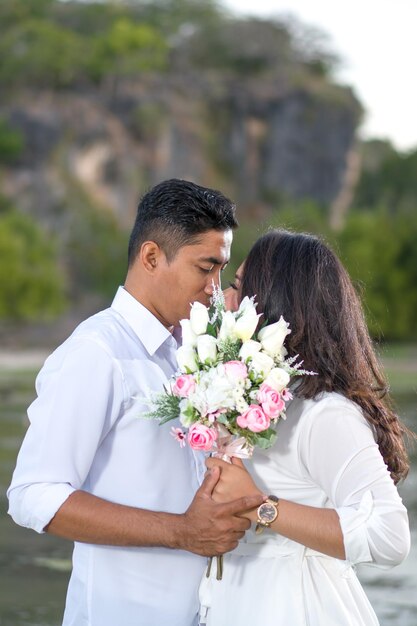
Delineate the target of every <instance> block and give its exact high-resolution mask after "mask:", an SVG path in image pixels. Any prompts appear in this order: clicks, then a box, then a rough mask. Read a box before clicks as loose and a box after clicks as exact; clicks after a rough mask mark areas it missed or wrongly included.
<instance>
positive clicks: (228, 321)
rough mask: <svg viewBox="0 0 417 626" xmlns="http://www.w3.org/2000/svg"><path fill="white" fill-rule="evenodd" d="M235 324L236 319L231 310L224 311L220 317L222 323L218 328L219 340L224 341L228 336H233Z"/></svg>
mask: <svg viewBox="0 0 417 626" xmlns="http://www.w3.org/2000/svg"><path fill="white" fill-rule="evenodd" d="M235 326H236V319H235V316H234V314H233V313H232V312H231V311H226V313H224V314H223V317H222V323H221V326H220V330H219V340H220V341H224V340H225V339H228V338H229V337H235V334H234V330H235Z"/></svg>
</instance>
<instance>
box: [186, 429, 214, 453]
mask: <svg viewBox="0 0 417 626" xmlns="http://www.w3.org/2000/svg"><path fill="white" fill-rule="evenodd" d="M216 439H217V430H216V429H215V428H207V426H204V425H203V424H198V423H197V424H193V425H192V426H191V428H190V430H189V431H188V443H189V445H190V447H191V448H193V450H211V449H212V447H213V443H214V442H215V441H216Z"/></svg>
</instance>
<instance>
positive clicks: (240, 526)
mask: <svg viewBox="0 0 417 626" xmlns="http://www.w3.org/2000/svg"><path fill="white" fill-rule="evenodd" d="M225 465H227V464H225ZM219 477H220V470H219V468H218V467H213V468H212V469H210V470H209V471H208V472H207V473H206V476H205V478H204V481H203V483H202V485H201V487H200V489H199V490H198V491H197V493H196V495H195V497H194V499H193V501H192V503H191V504H190V506H189V508H188V510H187V511H186V512H185V513H184V515H183V522H184V524H185V528H183V529H182V532H181V537H182V538H181V547H182V548H183V549H186V550H189V551H190V552H194V553H196V554H201V555H202V556H218V555H222V554H224V553H226V552H229V551H230V550H233V549H234V548H235V547H236V546H237V544H238V541H239V539H241V538H242V537H243V535H244V534H245V532H246V530H248V528H249V527H250V522H249V520H247V519H246V518H244V517H242V514H243V513H244V512H245V511H247V510H248V509H254V508H256V507H258V506H259V505H260V504H261V503H262V502H263V500H264V498H263V495H262V494H261V493H253V494H251V495H249V496H246V495H245V496H241V497H236V496H234V497H233V498H230V499H229V500H227V501H226V500H225V501H216V499H215V498H214V497H213V496H214V490H215V489H216V486H217V484H218V482H219Z"/></svg>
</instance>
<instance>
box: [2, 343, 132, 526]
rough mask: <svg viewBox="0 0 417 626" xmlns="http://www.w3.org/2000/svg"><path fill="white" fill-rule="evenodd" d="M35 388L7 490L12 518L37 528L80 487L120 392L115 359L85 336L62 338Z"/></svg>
mask: <svg viewBox="0 0 417 626" xmlns="http://www.w3.org/2000/svg"><path fill="white" fill-rule="evenodd" d="M37 392H38V396H37V398H36V400H35V401H34V402H33V403H32V405H31V406H30V407H29V409H28V418H29V422H30V425H29V428H28V430H27V433H26V436H25V438H24V441H23V443H22V446H21V449H20V452H19V456H18V459H17V465H16V469H15V471H14V474H13V479H12V483H11V485H10V487H9V490H8V493H7V495H8V498H9V514H10V515H11V516H12V518H13V519H14V521H15V522H16V523H17V524H20V525H21V526H25V527H28V528H33V529H34V530H36V531H37V532H39V533H41V532H43V531H44V528H45V526H47V524H48V523H49V522H50V521H51V519H52V518H53V517H54V515H55V513H56V512H57V511H58V509H59V508H60V507H61V506H62V504H63V503H64V502H65V500H66V499H67V498H68V497H69V496H70V495H71V494H72V493H73V492H74V491H76V490H78V489H80V488H82V486H83V484H84V482H85V480H86V477H87V476H88V472H89V470H90V467H91V464H92V461H93V459H94V456H95V454H96V451H97V448H98V446H99V445H100V443H101V441H102V440H103V439H104V437H105V436H106V434H107V432H108V431H109V430H110V428H111V427H112V424H113V423H114V422H115V420H116V419H117V417H118V415H119V414H120V411H121V409H122V406H123V402H124V395H125V392H124V382H123V378H122V375H121V372H120V370H119V369H118V367H117V364H116V361H115V360H114V359H113V358H112V357H111V355H110V354H109V353H108V352H107V351H106V350H105V349H104V348H103V346H102V345H100V344H98V343H97V342H95V341H92V340H90V339H86V338H78V339H70V340H68V341H67V342H66V344H63V346H61V347H60V348H59V349H58V350H57V351H56V352H55V353H54V354H53V355H51V357H49V359H48V360H47V361H46V363H45V365H44V367H43V369H42V370H41V372H40V374H39V376H38V378H37Z"/></svg>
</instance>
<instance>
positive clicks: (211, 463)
mask: <svg viewBox="0 0 417 626" xmlns="http://www.w3.org/2000/svg"><path fill="white" fill-rule="evenodd" d="M206 466H207V467H208V468H209V470H211V471H213V470H214V471H217V468H218V470H219V471H220V478H219V480H218V481H217V482H216V484H215V486H214V489H213V496H212V497H213V499H214V500H215V501H216V502H219V503H227V502H231V501H232V500H236V499H244V498H246V497H247V496H250V497H252V496H253V502H252V500H251V501H250V503H249V502H248V504H250V506H248V507H247V509H245V510H243V511H240V512H239V513H238V514H239V515H242V516H245V517H248V516H249V514H250V512H251V511H254V510H255V508H256V507H257V506H259V504H261V503H262V501H263V500H264V499H265V496H264V495H263V493H262V491H261V490H260V489H259V488H258V487H257V486H256V484H255V482H254V480H253V478H252V476H251V475H250V474H249V472H248V471H247V469H246V468H245V466H244V464H243V462H242V460H241V459H238V458H236V457H232V459H231V463H229V462H225V461H223V460H221V459H217V458H214V457H211V458H208V459H206ZM256 497H258V499H256ZM248 519H249V517H248Z"/></svg>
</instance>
